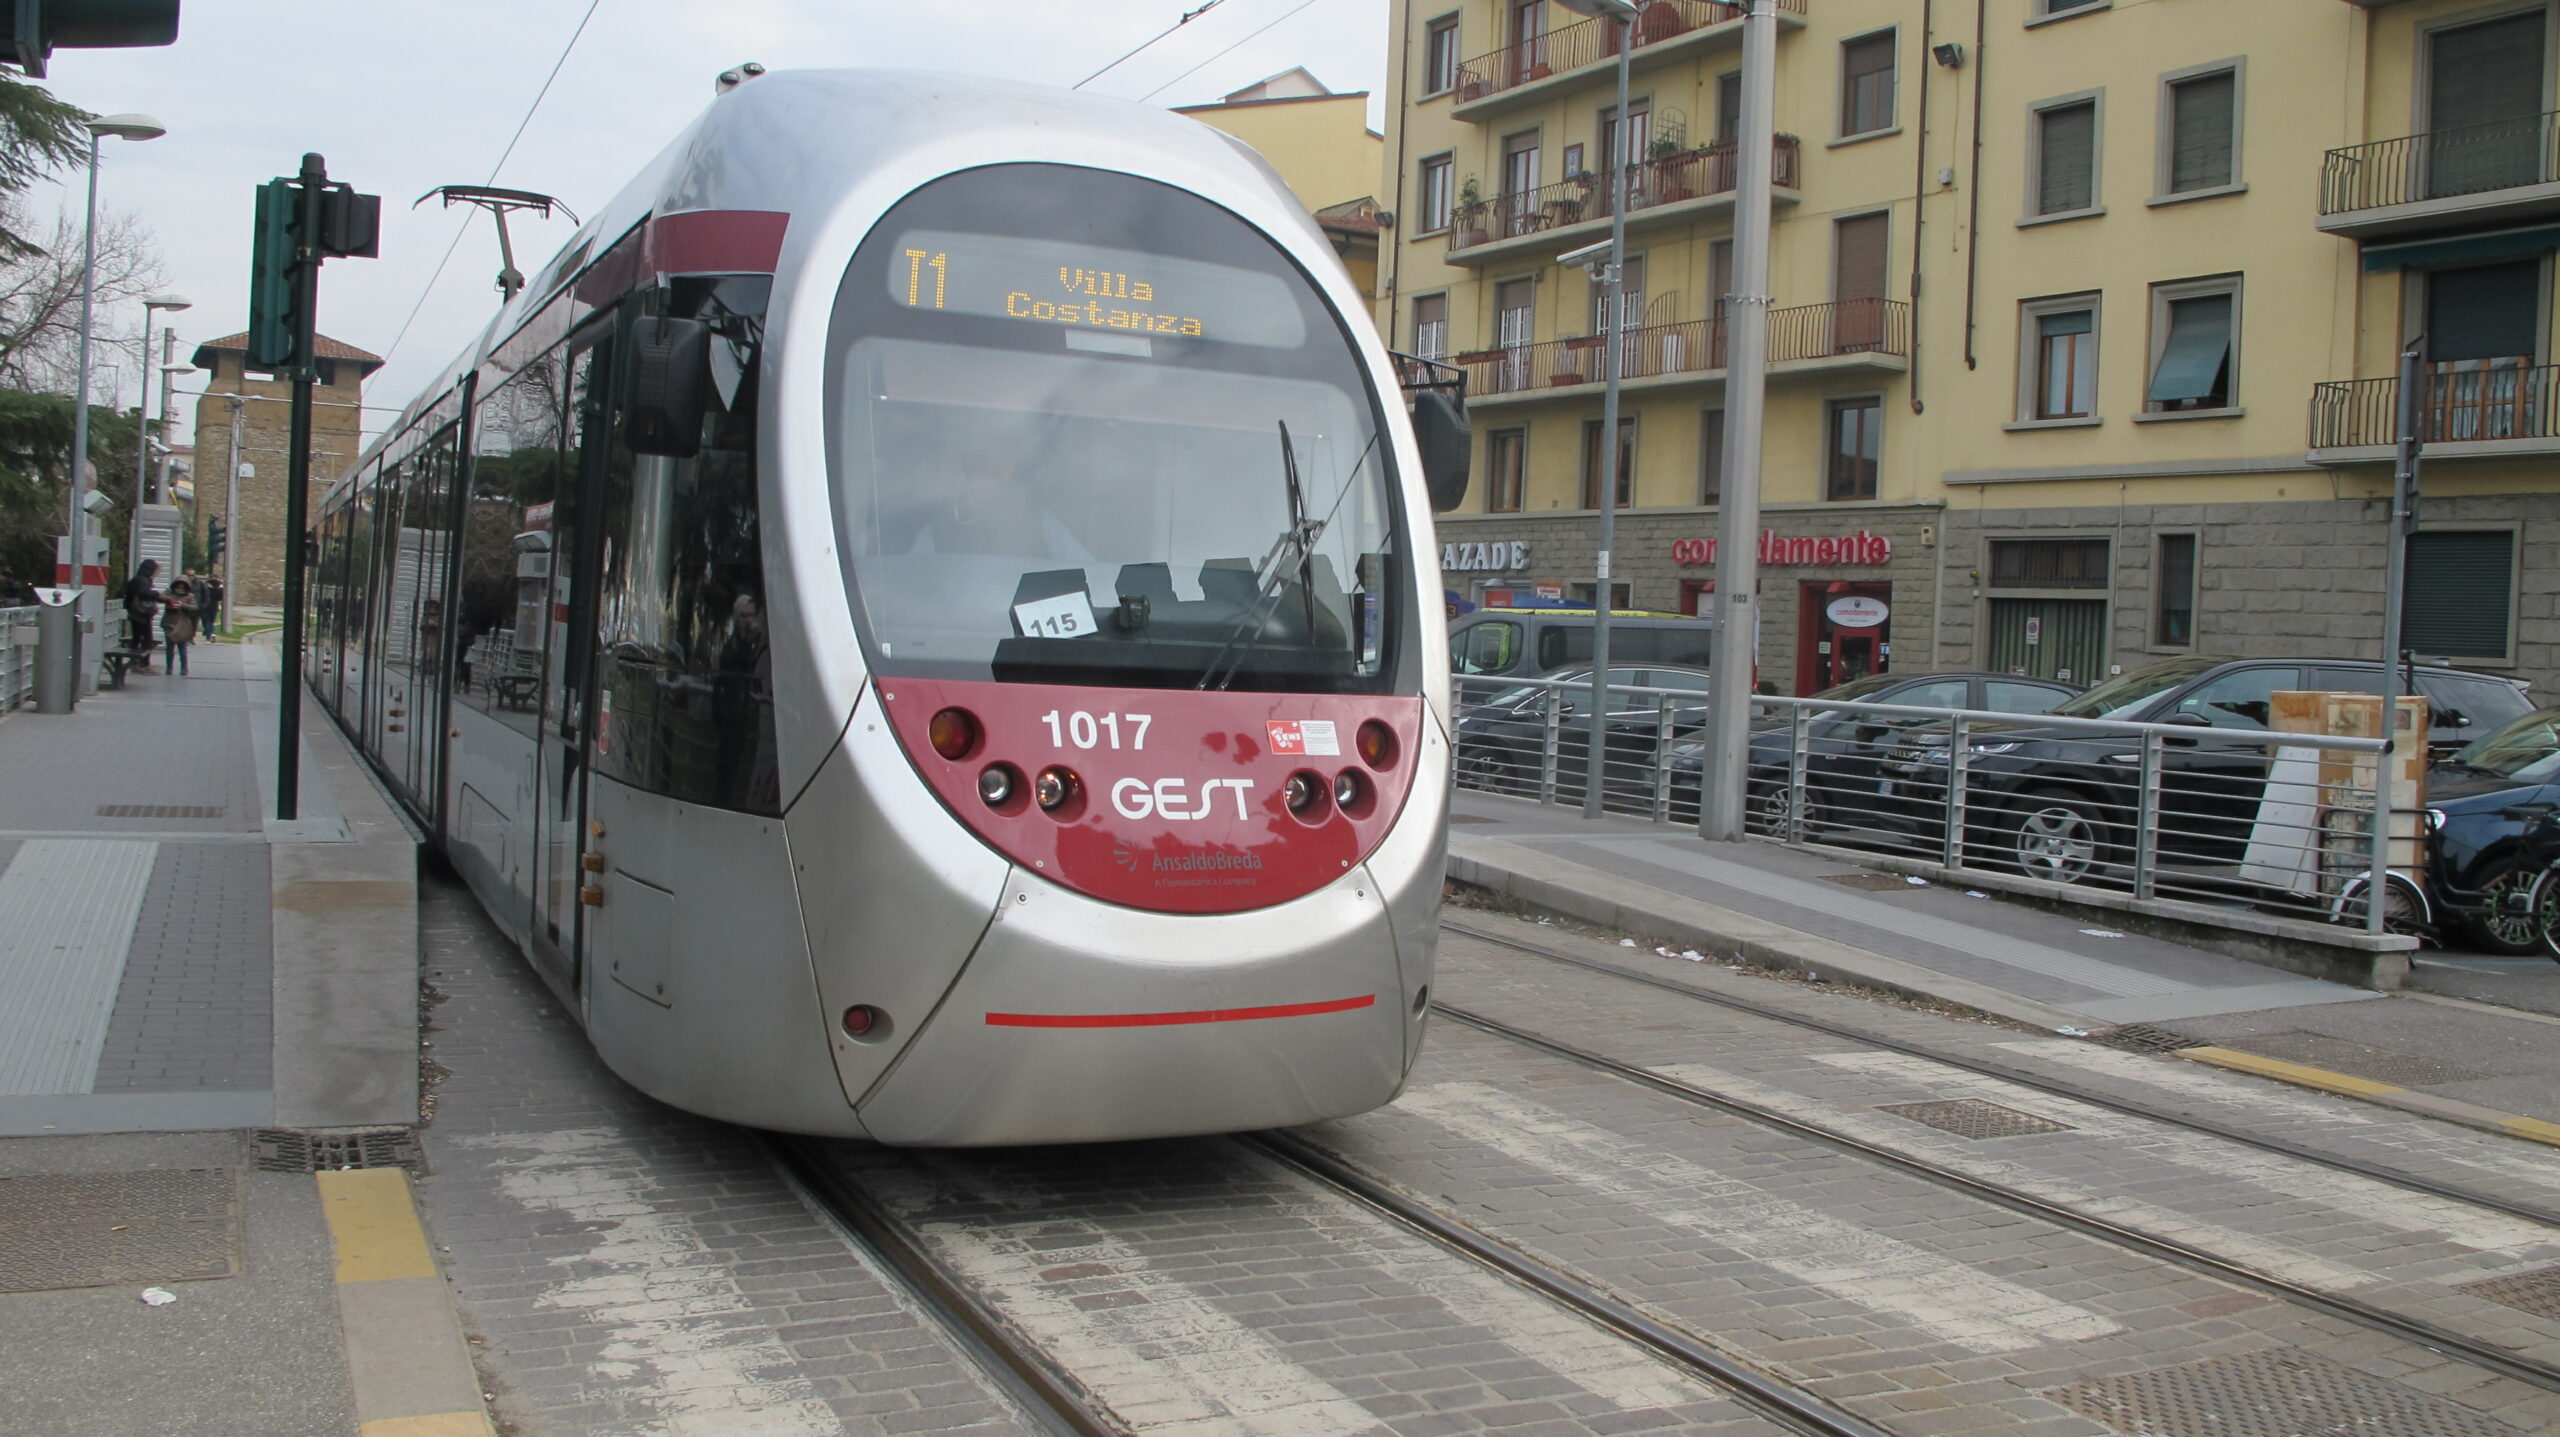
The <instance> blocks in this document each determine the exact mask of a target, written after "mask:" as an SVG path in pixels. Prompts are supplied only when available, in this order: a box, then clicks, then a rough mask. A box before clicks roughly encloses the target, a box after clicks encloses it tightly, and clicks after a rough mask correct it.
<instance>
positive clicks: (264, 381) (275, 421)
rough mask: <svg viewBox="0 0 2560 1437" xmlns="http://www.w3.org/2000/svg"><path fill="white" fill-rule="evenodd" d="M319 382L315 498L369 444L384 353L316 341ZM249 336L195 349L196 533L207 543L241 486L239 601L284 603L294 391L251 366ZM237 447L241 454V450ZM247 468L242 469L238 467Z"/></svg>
mask: <svg viewBox="0 0 2560 1437" xmlns="http://www.w3.org/2000/svg"><path fill="white" fill-rule="evenodd" d="M318 347H319V350H320V382H319V384H318V385H316V386H314V387H313V390H312V404H311V478H310V483H309V486H308V487H307V488H306V489H305V491H304V494H305V497H306V498H307V499H311V500H317V499H318V497H319V496H320V495H321V494H322V493H323V492H325V491H326V490H327V488H328V486H329V484H330V481H332V480H334V479H336V478H337V477H338V475H339V474H341V473H343V472H344V471H345V470H346V468H347V466H348V465H350V464H353V463H354V462H355V459H356V455H357V453H358V452H359V451H360V450H362V449H363V447H364V437H363V425H362V420H363V414H364V411H363V410H362V408H361V407H360V406H361V405H362V403H363V400H364V381H365V378H366V376H368V375H370V374H372V373H373V372H374V371H375V370H377V369H380V368H381V367H382V359H381V356H379V355H374V354H368V353H366V352H365V351H363V350H361V349H358V348H356V347H355V346H354V345H352V344H346V343H343V342H341V341H338V340H335V339H331V338H329V337H328V336H327V335H321V336H320V337H319V346H318ZM248 359H249V336H248V335H247V334H245V333H243V334H235V335H231V336H229V337H227V338H224V339H216V340H212V341H209V342H208V343H205V344H203V345H199V346H198V347H197V349H196V352H195V363H196V367H197V368H199V369H201V370H203V371H204V377H205V393H204V395H203V396H202V397H201V398H199V399H198V400H197V401H196V423H195V435H194V439H195V453H196V462H195V466H194V470H195V473H194V478H195V514H194V523H195V532H196V537H197V538H198V540H199V541H201V540H202V539H203V537H204V535H205V533H206V530H207V525H208V524H209V523H210V521H212V520H215V519H220V518H224V517H225V516H226V515H227V514H229V513H230V512H231V493H230V486H231V485H232V484H233V483H234V482H237V483H238V484H239V486H240V500H239V506H238V512H239V522H238V529H237V532H236V533H234V534H233V535H232V538H231V543H232V545H233V547H234V551H235V552H236V553H237V555H238V569H237V572H238V574H239V584H238V586H237V587H236V588H235V590H234V591H233V593H232V595H231V602H233V603H235V604H277V603H281V602H283V600H284V527H285V479H286V476H287V474H288V473H289V472H290V470H291V465H290V462H289V461H290V454H289V444H288V440H289V438H290V436H291V433H292V419H293V415H292V408H293V406H292V399H293V385H292V384H291V383H290V382H289V381H287V380H285V379H283V378H281V377H279V376H277V375H274V374H271V373H267V372H264V371H253V370H251V369H250V368H249V367H248ZM235 446H236V449H235ZM243 470H245V471H247V472H237V471H243Z"/></svg>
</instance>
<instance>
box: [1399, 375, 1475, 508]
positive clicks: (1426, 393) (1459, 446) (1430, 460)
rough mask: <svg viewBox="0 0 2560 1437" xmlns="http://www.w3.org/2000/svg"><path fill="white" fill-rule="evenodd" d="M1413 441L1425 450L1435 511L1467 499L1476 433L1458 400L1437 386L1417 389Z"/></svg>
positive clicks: (1425, 478)
mask: <svg viewBox="0 0 2560 1437" xmlns="http://www.w3.org/2000/svg"><path fill="white" fill-rule="evenodd" d="M1413 442H1414V447H1415V448H1417V449H1419V450H1421V451H1422V484H1423V487H1424V488H1425V489H1428V490H1429V491H1430V492H1431V508H1432V511H1433V512H1434V513H1439V514H1446V513H1448V512H1449V511H1450V510H1452V509H1455V508H1457V507H1458V505H1460V504H1461V503H1463V502H1465V500H1466V497H1467V473H1468V471H1469V470H1471V469H1473V468H1474V467H1475V435H1474V434H1473V433H1472V432H1471V431H1469V430H1468V428H1467V413H1466V411H1465V410H1464V409H1462V408H1460V407H1459V405H1458V401H1457V400H1455V399H1452V398H1450V397H1449V396H1448V395H1447V394H1445V393H1443V392H1441V391H1440V390H1437V389H1424V390H1420V391H1417V392H1416V393H1415V394H1414V396H1413Z"/></svg>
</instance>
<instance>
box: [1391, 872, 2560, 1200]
mask: <svg viewBox="0 0 2560 1437" xmlns="http://www.w3.org/2000/svg"><path fill="white" fill-rule="evenodd" d="M1441 926H1442V927H1443V928H1446V929H1448V930H1449V931H1450V932H1452V933H1457V934H1462V935H1464V936H1466V937H1468V938H1473V939H1476V940H1477V941H1479V942H1484V943H1492V944H1496V945H1498V946H1500V947H1504V948H1512V949H1517V950H1518V951H1520V952H1523V953H1527V954H1530V955H1532V956H1534V957H1539V958H1545V959H1549V960H1551V961H1553V962H1557V963H1564V964H1568V965H1570V966H1572V967H1576V968H1587V969H1589V970H1591V971H1592V972H1594V973H1605V974H1608V975H1609V976H1610V977H1613V978H1624V979H1626V980H1627V981H1628V982H1631V983H1641V984H1643V985H1645V986H1646V987H1648V988H1659V989H1661V990H1663V991H1664V992H1666V993H1678V994H1680V995H1682V996H1684V997H1689V998H1695V999H1697V1000H1698V1001H1700V1002H1702V1003H1712V1004H1714V1005H1715V1006H1717V1007H1720V1008H1730V1009H1732V1010H1734V1011H1736V1012H1739V1013H1747V1014H1749V1015H1750V1016H1752V1017H1754V1018H1765V1019H1767V1020H1769V1021H1770V1022H1773V1023H1785V1024H1789V1025H1791V1026H1793V1027H1798V1028H1804V1029H1808V1030H1810V1031H1812V1032H1816V1033H1821V1034H1824V1035H1825V1036H1827V1037H1833V1038H1839V1039H1842V1040H1844V1041H1847V1042H1852V1043H1864V1044H1866V1045H1867V1046H1869V1047H1874V1048H1882V1049H1884V1050H1886V1051H1887V1052H1892V1053H1899V1054H1901V1055H1903V1056H1904V1057H1908V1058H1919V1059H1923V1060H1925V1061H1927V1062H1932V1063H1941V1064H1944V1065H1945V1066H1947V1067H1950V1068H1957V1069H1961V1070H1962V1071H1964V1072H1968V1073H1972V1074H1974V1075H1976V1076H1978V1077H1985V1078H1997V1079H1999V1080H2000V1081H2002V1082H2007V1083H2016V1084H2017V1085H2019V1086H2020V1087H2025V1088H2033V1089H2035V1090H2036V1091H2038V1092H2042V1093H2050V1094H2052V1095H2053V1096H2055V1097H2059V1098H2069V1099H2071V1100H2072V1101H2073V1102H2079V1103H2087V1104H2089V1105H2090V1106H2091V1107H2096V1108H2104V1109H2106V1110H2108V1111H2109V1112H2116V1113H2122V1114H2124V1115H2125V1116H2127V1117H2134V1118H2144V1119H2148V1120H2149V1121H2152V1122H2156V1123H2167V1124H2169V1125H2171V1126H2173V1127H2180V1128H2185V1129H2187V1130H2188V1131H2190V1132H2198V1133H2204V1134H2206V1135H2208V1136H2210V1137H2216V1138H2220V1139H2222V1140H2224V1141H2226V1142H2232V1143H2238V1144H2240V1145H2241V1146H2243V1147H2250V1148H2256V1149H2257V1150H2259V1151H2260V1152H2266V1153H2274V1154H2276V1155H2278V1156H2280V1157H2288V1158H2293V1159H2296V1160H2298V1161H2301V1162H2306V1163H2312V1164H2316V1165H2317V1166H2320V1167H2324V1168H2328V1169H2330V1170H2332V1171H2334V1172H2342V1173H2346V1174H2349V1175H2350V1176H2354V1177H2360V1178H2368V1179H2370V1180H2372V1181H2374V1182H2378V1183H2385V1184H2388V1185H2390V1186H2392V1187H2396V1188H2400V1189H2402V1190H2404V1191H2407V1192H2414V1193H2421V1194H2424V1195H2425V1196H2428V1197H2434V1198H2443V1199H2445V1200H2447V1201H2449V1202H2458V1203H2463V1204H2465V1205H2467V1206H2470V1207H2477V1208H2485V1209H2487V1210H2488V1211H2491V1212H2496V1213H2503V1214H2505V1215H2506V1216H2508V1217H2513V1218H2522V1219H2524V1220H2525V1221H2526V1222H2534V1223H2540V1224H2542V1225H2543V1226H2545V1227H2551V1228H2560V1211H2555V1210H2554V1209H2551V1208H2547V1207H2536V1206H2534V1205H2533V1204H2531V1203H2527V1202H2518V1201H2516V1200H2514V1199H2511V1198H2502V1197H2498V1196H2495V1195H2493V1194H2490V1193H2483V1192H2477V1191H2474V1190H2472V1189H2469V1188H2462V1187H2455V1186H2453V1185H2452V1184H2450V1183H2441V1182H2438V1181H2436V1180H2435V1179H2433V1178H2428V1177H2421V1176H2419V1175H2418V1174H2416V1173H2411V1172H2404V1171H2402V1170H2401V1169H2398V1168H2389V1167H2383V1166H2381V1165H2379V1164H2376V1163H2369V1162H2365V1161H2363V1160H2361V1159H2357V1158H2348V1157H2340V1156H2339V1155H2337V1154H2336V1153H2327V1152H2322V1151H2320V1150H2319V1149H2317V1148H2312V1147H2306V1146H2304V1145H2302V1144H2300V1143H2294V1142H2289V1141H2287V1140H2285V1139H2283V1138H2271V1137H2266V1136H2263V1135H2261V1134H2258V1133H2252V1132H2249V1131H2247V1130H2246V1129H2243V1128H2235V1127H2232V1126H2230V1125H2228V1124H2225V1123H2219V1122H2216V1121H2214V1120H2213V1119H2211V1118H2202V1117H2196V1116H2194V1115H2192V1114H2187V1113H2176V1112H2171V1111H2169V1110H2167V1109H2165V1108H2157V1107H2153V1106H2151V1105H2150V1104H2147V1103H2138V1102H2134V1101H2132V1100H2130V1099H2127V1098H2120V1097H2117V1096H2115V1095H2114V1094H2112V1093H2106V1092H2102V1091H2100V1090H2098V1089H2095V1088H2088V1087H2083V1086H2081V1085H2080V1084H2078V1083H2073V1082H2068V1081H2065V1080H2063V1079H2061V1078H2054V1077H2048V1076H2046V1075H2044V1074H2041V1073H2035V1072H2030V1071H2028V1070H2026V1069H2023V1068H2012V1067H2009V1066H2007V1065H2006V1064H2001V1063H1994V1062H1989V1061H1986V1060H1984V1059H1981V1058H1974V1057H1967V1056H1965V1055H1964V1054H1961V1053H1949V1052H1944V1051H1941V1050H1939V1049H1936V1048H1931V1047H1927V1046H1925V1045H1923V1044H1919V1043H1914V1042H1910V1041H1908V1040H1906V1039H1902V1038H1894V1037H1888V1036H1886V1035H1884V1034H1882V1033H1872V1032H1868V1031H1866V1030H1864V1029H1861V1028H1853V1027H1850V1026H1848V1025H1847V1024H1843V1023H1834V1022H1830V1021H1829V1020H1827V1019H1822V1018H1814V1017H1809V1016H1807V1015H1805V1014H1802V1013H1790V1012H1788V1011H1786V1010H1785V1009H1783V1008H1773V1007H1771V1006H1769V1005H1768V1004H1765V1003H1755V1002H1753V1001H1751V1000H1750V999H1748V998H1737V997H1733V996H1732V995H1730V994H1725V993H1716V992H1711V991H1709V990H1707V989H1703V988H1693V987H1691V986H1690V985H1688V984H1686V983H1679V982H1674V981H1672V980H1671V979H1668V978H1657V977H1654V976H1653V975H1651V974H1649V973H1637V972H1633V971H1630V970H1628V969H1625V968H1620V967H1617V966H1615V965H1613V964H1609V963H1603V962H1600V961H1598V960H1597V959H1592V958H1585V957H1583V956H1581V955H1580V954H1576V953H1565V952H1561V951H1558V950H1556V949H1552V948H1548V947H1545V946H1543V945H1540V944H1536V943H1531V942H1527V941H1525V940H1523V939H1519V938H1513V937H1510V936H1508V935H1506V934H1501V933H1488V932H1486V931H1484V930H1483V929H1480V928H1471V927H1469V926H1467V925H1465V924H1463V923H1450V922H1447V921H1446V920H1443V921H1442V923H1441ZM2412 1116H2415V1115H2414V1114H2413V1115H2412Z"/></svg>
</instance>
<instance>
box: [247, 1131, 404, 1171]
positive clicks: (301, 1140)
mask: <svg viewBox="0 0 2560 1437" xmlns="http://www.w3.org/2000/svg"><path fill="white" fill-rule="evenodd" d="M250 1147H251V1150H252V1152H254V1153H255V1155H256V1162H257V1167H258V1171H260V1172H262V1173H316V1172H335V1171H337V1170H339V1169H342V1168H409V1169H412V1170H416V1169H419V1168H421V1167H422V1166H423V1163H422V1161H421V1158H420V1154H419V1151H418V1136H417V1134H416V1133H413V1132H411V1131H410V1130H409V1129H407V1128H366V1129H362V1130H358V1131H352V1132H340V1133H297V1132H293V1131H291V1130H290V1129H286V1128H264V1129H261V1130H260V1131H259V1132H258V1133H257V1134H256V1135H255V1136H254V1137H253V1138H252V1139H251V1142H250Z"/></svg>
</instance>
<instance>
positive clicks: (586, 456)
mask: <svg viewBox="0 0 2560 1437" xmlns="http://www.w3.org/2000/svg"><path fill="white" fill-rule="evenodd" d="M605 339H606V334H605V333H602V332H600V333H599V334H598V335H597V336H596V338H595V339H594V340H593V341H590V342H588V343H587V344H585V345H584V346H583V347H580V348H576V349H573V350H572V351H571V353H570V355H569V364H568V374H567V396H566V397H567V403H566V404H565V406H564V408H563V414H562V417H563V419H564V421H565V423H566V426H567V432H566V433H565V434H564V435H563V436H562V442H561V452H562V453H563V454H564V455H574V456H575V462H576V468H575V470H574V471H573V472H572V473H570V474H567V475H564V476H562V477H563V478H564V479H565V480H566V481H567V482H565V483H563V484H562V485H561V486H560V490H559V497H558V498H557V500H555V502H554V507H553V509H552V515H551V555H552V562H551V593H550V605H549V612H548V613H547V614H546V615H545V616H544V622H545V623H546V624H547V625H548V626H549V629H550V634H549V638H550V643H549V645H548V646H547V647H548V655H547V658H546V661H545V664H546V670H547V671H546V672H545V674H544V675H543V685H542V715H541V719H542V723H541V735H542V739H541V754H542V758H541V767H540V770H539V771H538V772H537V774H536V775H535V779H534V782H535V786H536V796H535V799H534V824H535V834H534V879H533V894H534V899H533V906H534V914H533V933H534V944H533V948H534V951H535V953H536V954H537V955H538V956H539V959H540V961H541V962H543V963H544V964H546V965H549V966H551V967H552V968H553V969H554V972H555V976H557V977H558V978H559V979H560V980H561V981H562V982H563V983H564V985H566V986H568V987H570V988H572V989H574V988H576V987H577V986H578V985H579V983H580V982H581V981H582V978H583V975H582V973H581V971H580V970H581V968H582V966H583V965H582V962H581V959H582V955H583V953H584V939H585V921H584V918H585V911H586V910H585V908H584V907H583V906H582V905H581V904H580V902H579V889H580V888H581V887H582V886H583V885H584V883H585V881H586V874H585V873H584V871H583V870H582V869H581V867H580V860H581V858H582V857H583V855H584V854H585V851H586V819H587V752H588V749H587V745H588V743H589V741H590V739H591V737H592V727H591V726H592V722H593V720H592V714H593V712H594V706H595V643H594V635H595V622H594V619H593V610H594V604H595V593H596V584H595V573H596V565H597V539H598V537H599V535H598V527H599V526H598V525H597V524H596V522H595V500H596V495H597V494H598V493H599V491H600V488H601V480H602V476H603V470H604V466H605V464H606V463H607V462H608V461H609V459H610V457H611V451H612V448H613V436H612V425H611V422H610V419H611V411H610V403H611V401H610V395H611V392H612V374H613V359H612V347H611V345H610V344H608V343H606V342H605Z"/></svg>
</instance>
